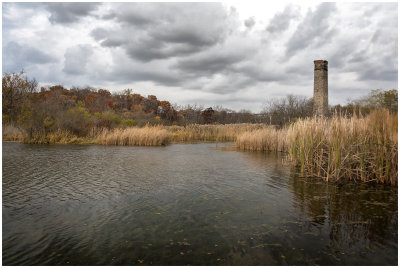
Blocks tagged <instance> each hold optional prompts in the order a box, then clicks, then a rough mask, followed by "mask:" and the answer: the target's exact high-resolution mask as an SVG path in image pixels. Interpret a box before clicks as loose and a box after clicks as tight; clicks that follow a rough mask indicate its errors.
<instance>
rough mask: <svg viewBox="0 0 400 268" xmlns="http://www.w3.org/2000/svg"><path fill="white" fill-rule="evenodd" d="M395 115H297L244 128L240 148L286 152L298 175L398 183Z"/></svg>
mask: <svg viewBox="0 0 400 268" xmlns="http://www.w3.org/2000/svg"><path fill="white" fill-rule="evenodd" d="M397 120H398V118H397V113H396V114H394V113H391V112H389V111H388V110H386V109H381V110H376V111H373V112H372V113H371V114H370V115H368V116H366V117H357V116H356V115H354V116H353V117H351V118H347V117H343V116H340V115H335V116H334V117H333V118H331V119H325V118H317V117H314V118H308V119H301V120H299V121H297V122H295V123H294V124H292V125H290V126H288V127H286V128H284V129H282V130H276V129H273V128H268V129H263V130H258V131H253V132H245V133H243V134H241V135H239V136H238V138H237V140H236V146H237V147H238V148H240V149H243V150H257V151H281V152H287V153H288V156H289V159H290V160H291V162H292V163H293V164H294V165H296V166H298V167H299V169H300V174H301V176H309V177H320V178H323V179H325V180H326V181H328V180H340V179H342V178H347V179H355V180H361V181H363V182H379V183H387V184H392V185H395V184H397V175H398V172H397V169H398V159H397V156H398V142H397V133H398V125H397Z"/></svg>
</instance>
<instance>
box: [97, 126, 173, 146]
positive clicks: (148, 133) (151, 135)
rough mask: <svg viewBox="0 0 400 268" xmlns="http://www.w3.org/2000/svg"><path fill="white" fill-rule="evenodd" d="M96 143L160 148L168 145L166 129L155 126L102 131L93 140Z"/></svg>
mask: <svg viewBox="0 0 400 268" xmlns="http://www.w3.org/2000/svg"><path fill="white" fill-rule="evenodd" d="M95 140H96V143H98V144H103V145H136V146H161V145H167V144H168V143H169V136H168V132H167V130H166V129H164V128H162V127H160V126H155V127H150V126H146V127H144V128H137V127H131V128H125V129H121V128H118V129H113V130H107V129H103V130H102V131H101V132H100V133H99V134H98V135H97V137H96V138H95Z"/></svg>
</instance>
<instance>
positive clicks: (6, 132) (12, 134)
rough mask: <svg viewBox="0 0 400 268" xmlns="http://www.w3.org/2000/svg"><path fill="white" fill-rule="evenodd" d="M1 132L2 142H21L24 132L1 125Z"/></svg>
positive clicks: (10, 126) (13, 127)
mask: <svg viewBox="0 0 400 268" xmlns="http://www.w3.org/2000/svg"><path fill="white" fill-rule="evenodd" d="M2 132H3V133H2V136H3V141H22V140H23V139H24V132H23V131H22V130H21V129H20V128H18V127H16V126H13V125H3V127H2Z"/></svg>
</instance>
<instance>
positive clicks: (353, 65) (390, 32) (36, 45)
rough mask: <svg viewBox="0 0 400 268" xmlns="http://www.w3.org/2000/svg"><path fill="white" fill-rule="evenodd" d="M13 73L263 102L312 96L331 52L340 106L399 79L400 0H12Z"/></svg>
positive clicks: (185, 98) (176, 97)
mask: <svg viewBox="0 0 400 268" xmlns="http://www.w3.org/2000/svg"><path fill="white" fill-rule="evenodd" d="M2 7H3V14H2V15H3V26H2V29H3V34H2V38H3V54H2V56H3V57H2V68H3V69H2V71H3V73H4V72H18V71H20V70H21V69H24V70H25V72H26V73H27V75H28V76H29V77H34V78H36V79H37V80H38V81H39V82H40V83H41V85H54V84H62V85H64V86H66V87H68V88H69V87H71V86H78V87H84V86H92V87H95V88H106V89H109V90H111V91H113V92H115V91H122V90H123V89H126V88H131V89H133V91H134V92H136V93H140V94H142V95H145V96H147V95H149V94H153V95H156V96H157V97H158V99H165V100H169V101H170V102H171V103H177V104H180V105H186V104H199V105H204V106H205V107H209V106H215V105H222V106H223V107H226V108H230V109H234V110H240V109H248V110H251V111H253V112H259V111H260V110H261V109H262V107H263V104H264V103H265V102H266V100H267V99H270V98H278V97H284V96H285V95H287V94H294V95H302V96H306V97H312V94H313V79H314V77H313V72H314V63H313V61H314V60H316V59H325V60H328V62H329V68H328V69H329V104H337V103H342V104H344V103H346V101H347V100H348V99H354V98H358V97H361V96H364V95H366V94H368V92H369V91H370V90H371V89H376V88H382V89H393V88H396V89H397V85H398V67H397V65H398V64H397V59H398V52H397V51H398V26H397V21H398V19H397V17H398V12H397V10H398V7H397V3H353V4H350V3H313V4H290V3H283V2H280V3H278V4H273V5H269V4H264V5H262V6H259V5H256V4H255V3H251V2H250V3H249V4H245V3H240V2H239V3H236V4H230V3H3V4H2Z"/></svg>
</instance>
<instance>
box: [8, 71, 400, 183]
mask: <svg viewBox="0 0 400 268" xmlns="http://www.w3.org/2000/svg"><path fill="white" fill-rule="evenodd" d="M2 97H3V140H11V141H20V142H24V143H33V144H101V145H136V146H163V145H168V144H171V143H179V142H228V141H233V142H236V146H237V148H238V149H240V150H248V151H272V152H283V153H286V154H287V159H288V160H289V161H290V163H292V164H293V165H294V166H297V167H298V168H299V173H300V175H301V176H303V177H318V178H322V179H324V180H326V181H329V180H335V181H337V180H341V179H344V178H346V179H352V180H360V181H363V182H379V183H387V184H392V185H395V184H397V175H398V172H397V168H398V163H397V156H398V141H397V134H398V128H397V121H398V118H397V102H398V97H397V90H388V91H382V90H373V91H371V93H370V94H369V95H368V96H366V97H363V98H361V99H358V100H354V101H351V102H350V103H348V104H347V105H346V106H340V105H337V106H334V107H331V110H330V116H329V117H328V118H317V117H313V116H312V101H311V100H310V99H307V98H304V97H299V96H292V95H289V96H287V97H286V98H284V99H273V100H270V101H268V102H267V104H266V106H265V107H264V110H263V112H262V113H261V114H252V113H250V112H246V111H239V112H235V111H230V110H227V109H223V108H221V107H216V108H215V109H213V108H211V107H210V108H207V109H203V108H202V107H196V106H188V107H179V106H177V105H172V104H171V103H169V102H168V101H160V100H158V99H157V97H156V96H154V95H149V96H147V97H143V96H141V95H139V94H132V92H131V90H129V89H127V90H125V91H124V92H123V93H115V94H111V93H110V92H109V91H108V90H105V89H99V90H96V89H92V88H84V89H78V88H71V89H66V88H64V87H63V86H60V85H58V86H52V87H48V88H43V87H42V88H41V89H40V91H39V90H38V84H37V82H36V80H34V79H32V80H30V79H28V78H27V77H26V76H24V74H23V73H19V74H15V73H13V74H5V75H3V95H2Z"/></svg>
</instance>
